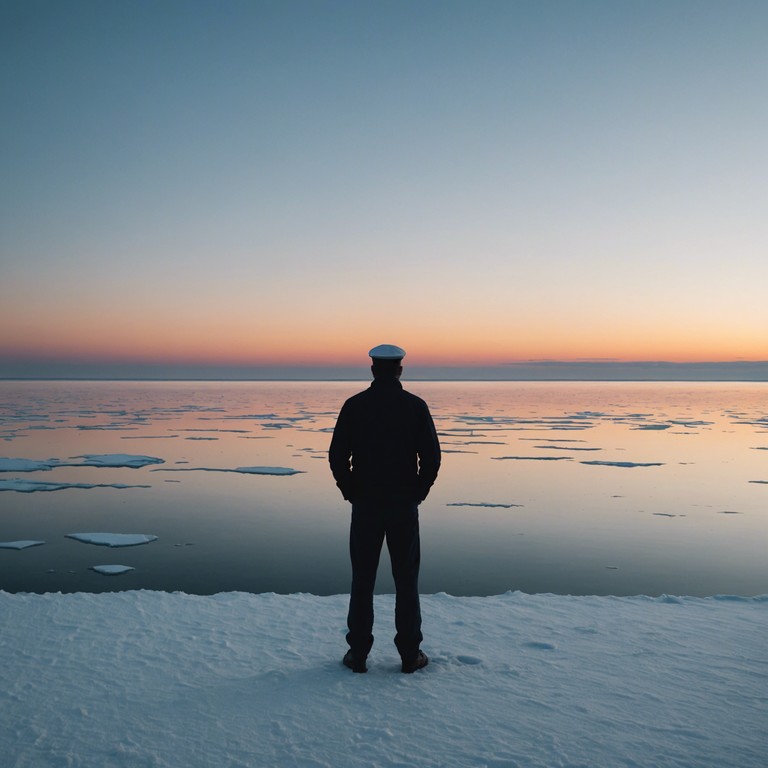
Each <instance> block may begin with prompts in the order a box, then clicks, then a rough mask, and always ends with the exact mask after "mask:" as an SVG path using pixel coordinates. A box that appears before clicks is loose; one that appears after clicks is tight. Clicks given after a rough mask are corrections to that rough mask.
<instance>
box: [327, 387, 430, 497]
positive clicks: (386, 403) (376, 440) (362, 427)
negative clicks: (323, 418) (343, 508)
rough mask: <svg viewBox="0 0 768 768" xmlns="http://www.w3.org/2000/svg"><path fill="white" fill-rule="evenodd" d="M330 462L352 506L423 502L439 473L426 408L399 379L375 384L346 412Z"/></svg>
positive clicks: (353, 400)
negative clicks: (404, 501) (397, 501)
mask: <svg viewBox="0 0 768 768" xmlns="http://www.w3.org/2000/svg"><path fill="white" fill-rule="evenodd" d="M328 459H329V461H330V463H331V472H333V476H334V478H335V479H336V485H338V486H339V489H340V490H341V492H342V494H343V495H344V498H345V499H347V500H348V501H356V500H358V499H359V500H362V501H372V500H383V501H386V500H389V499H392V500H396V499H397V500H401V499H408V500H411V501H416V502H420V501H423V500H424V499H425V498H426V496H427V494H428V493H429V489H430V488H431V487H432V483H434V482H435V478H436V477H437V472H438V470H439V469H440V443H439V442H438V440H437V433H436V432H435V425H434V423H433V421H432V416H431V415H430V413H429V408H428V407H427V404H426V403H425V402H424V401H423V400H422V399H421V398H420V397H416V395H412V394H411V393H410V392H406V391H405V390H404V389H403V386H402V384H400V382H399V380H398V379H396V378H394V377H393V378H379V379H374V381H373V382H372V383H371V386H370V388H369V389H366V390H364V391H362V392H360V393H358V394H356V395H354V396H353V397H350V398H349V400H347V401H346V402H345V403H344V405H343V406H342V408H341V411H340V413H339V418H338V420H337V421H336V427H335V429H334V431H333V440H331V447H330V450H329V454H328Z"/></svg>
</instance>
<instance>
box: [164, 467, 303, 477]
mask: <svg viewBox="0 0 768 768" xmlns="http://www.w3.org/2000/svg"><path fill="white" fill-rule="evenodd" d="M150 472H239V473H241V474H243V475H300V474H303V473H304V470H302V469H292V468H291V467H235V468H234V469H231V468H227V467H163V468H161V469H152V470H150Z"/></svg>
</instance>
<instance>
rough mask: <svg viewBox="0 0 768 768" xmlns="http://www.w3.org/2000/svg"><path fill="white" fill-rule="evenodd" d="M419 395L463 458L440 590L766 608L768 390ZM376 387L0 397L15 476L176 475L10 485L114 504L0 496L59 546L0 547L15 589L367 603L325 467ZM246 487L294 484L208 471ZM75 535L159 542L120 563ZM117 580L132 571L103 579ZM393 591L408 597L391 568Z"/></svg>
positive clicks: (426, 552)
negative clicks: (353, 576)
mask: <svg viewBox="0 0 768 768" xmlns="http://www.w3.org/2000/svg"><path fill="white" fill-rule="evenodd" d="M404 384H405V386H406V388H407V389H409V390H411V391H412V392H414V393H416V394H418V395H420V396H422V397H424V398H425V399H426V400H427V401H428V403H429V404H430V407H431V410H432V413H433V415H434V418H435V422H436V425H437V428H438V432H439V433H440V437H441V444H442V447H443V449H444V457H443V467H442V470H441V473H440V477H439V478H438V481H437V483H436V485H435V487H434V489H433V491H432V493H431V494H430V496H429V498H428V499H427V500H426V501H425V502H424V504H423V505H422V507H421V528H422V562H423V564H422V578H421V591H422V592H424V593H432V592H441V591H442V592H448V593H451V594H458V595H467V594H471V595H483V594H496V593H500V592H504V591H506V590H516V589H519V590H522V591H525V592H554V593H559V594H616V595H627V594H651V595H658V594H663V593H668V594H690V595H710V594H745V595H751V594H763V593H768V565H766V557H765V551H766V544H768V482H767V481H768V399H767V396H768V385H767V384H764V383H758V384H753V383H752V384H732V383H728V384H717V383H716V384H711V383H690V382H685V383H646V382H643V383H574V382H567V383H540V382H522V383H521V382H493V383H491V382H488V383H485V382H479V383H478V382H408V381H405V380H404ZM365 386H366V383H364V382H71V381H70V382H66V381H57V382H12V381H5V382H0V455H2V456H3V457H5V458H26V459H36V460H48V459H56V460H58V461H59V462H62V463H67V462H68V463H75V464H77V463H81V462H83V461H84V460H83V459H74V460H72V459H71V457H80V456H85V455H106V454H129V455H132V456H137V455H138V456H148V457H152V458H154V459H159V460H162V463H155V464H148V465H147V466H142V467H139V468H130V467H114V468H112V467H95V466H53V468H51V469H49V470H48V471H39V470H38V471H34V472H18V471H6V472H0V481H2V482H6V483H7V482H9V481H14V480H24V481H37V482H41V481H45V482H49V483H51V482H53V483H79V484H92V485H99V486H107V487H93V488H66V489H62V490H56V491H47V492H43V491H36V492H32V493H24V492H19V491H14V490H4V491H2V492H0V542H9V541H17V540H41V541H44V542H45V544H44V545H42V546H37V547H34V548H30V549H24V550H21V551H15V550H8V549H0V588H1V589H4V590H6V591H37V592H43V591H66V592H70V591H78V590H86V591H103V590H114V589H138V588H146V589H163V590H171V591H172V590H181V591H185V592H190V593H198V594H210V593H214V592H219V591H228V590H246V591H252V592H269V591H274V592H283V593H288V592H302V591H303V592H312V593H316V594H333V593H340V592H346V591H348V588H349V564H348V555H347V540H346V538H347V531H348V524H349V506H348V505H347V504H346V502H344V501H343V500H342V498H341V496H340V494H339V493H338V491H337V489H336V487H335V485H334V483H333V479H332V477H331V475H330V472H329V470H328V463H327V447H328V443H329V441H330V432H331V430H332V429H333V424H334V421H335V417H336V413H337V412H338V409H339V407H340V405H341V403H342V402H343V401H344V399H345V398H346V397H348V396H349V395H351V394H353V393H354V392H356V391H359V390H360V389H362V388H364V387H365ZM238 467H284V468H289V469H294V470H297V474H291V475H283V476H272V475H262V474H242V473H239V472H232V471H211V470H233V469H236V468H238ZM168 470H173V471H168ZM178 470H183V471H178ZM113 484H114V485H129V486H149V487H128V488H117V487H113ZM76 532H112V533H142V534H149V535H152V536H157V537H158V538H157V540H156V541H152V542H151V543H149V544H146V545H142V546H134V547H129V548H120V549H110V548H106V547H97V546H94V545H91V544H84V543H82V542H81V541H76V540H73V539H71V538H67V534H71V533H76ZM103 564H122V565H128V566H131V567H133V568H134V569H135V570H133V571H131V572H129V573H125V574H123V575H119V576H107V575H103V574H99V573H96V572H94V571H92V570H90V568H91V567H92V566H95V565H103ZM378 590H379V591H381V592H391V591H393V586H392V581H391V577H390V575H389V573H388V562H387V558H386V555H384V556H383V557H382V566H381V568H380V571H379V583H378Z"/></svg>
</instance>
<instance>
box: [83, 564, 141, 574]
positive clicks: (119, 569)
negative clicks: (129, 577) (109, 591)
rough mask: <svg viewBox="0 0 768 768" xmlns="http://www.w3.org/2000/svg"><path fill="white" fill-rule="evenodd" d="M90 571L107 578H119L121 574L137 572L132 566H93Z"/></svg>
mask: <svg viewBox="0 0 768 768" xmlns="http://www.w3.org/2000/svg"><path fill="white" fill-rule="evenodd" d="M90 570H92V571H96V573H102V574H104V575H105V576H119V575H120V574H121V573H128V571H135V570H136V569H135V568H132V567H131V566H130V565H92V566H91V568H90Z"/></svg>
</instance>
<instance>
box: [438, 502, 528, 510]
mask: <svg viewBox="0 0 768 768" xmlns="http://www.w3.org/2000/svg"><path fill="white" fill-rule="evenodd" d="M446 506H447V507H498V508H500V509H512V507H522V506H523V505H522V504H497V503H495V502H491V501H477V502H474V501H452V502H451V503H450V504H446Z"/></svg>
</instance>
